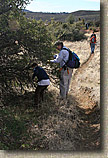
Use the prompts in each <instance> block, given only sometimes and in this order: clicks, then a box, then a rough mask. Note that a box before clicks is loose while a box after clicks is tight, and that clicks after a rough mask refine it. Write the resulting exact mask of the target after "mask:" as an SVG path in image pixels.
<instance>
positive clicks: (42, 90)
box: [40, 86, 48, 101]
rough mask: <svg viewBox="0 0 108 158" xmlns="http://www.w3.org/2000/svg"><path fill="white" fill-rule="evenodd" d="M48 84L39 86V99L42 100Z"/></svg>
mask: <svg viewBox="0 0 108 158" xmlns="http://www.w3.org/2000/svg"><path fill="white" fill-rule="evenodd" d="M47 87H48V86H41V92H40V97H41V100H42V101H43V99H44V98H43V97H44V91H45V90H46V89H47Z"/></svg>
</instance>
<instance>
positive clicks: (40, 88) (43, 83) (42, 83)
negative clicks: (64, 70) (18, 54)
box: [31, 63, 50, 106]
mask: <svg viewBox="0 0 108 158" xmlns="http://www.w3.org/2000/svg"><path fill="white" fill-rule="evenodd" d="M31 67H32V68H33V69H34V73H33V76H32V79H33V80H34V78H35V76H37V78H38V81H37V83H38V84H37V87H36V90H35V98H34V101H35V106H38V104H39V103H40V102H41V101H43V94H44V91H45V90H46V88H47V87H48V86H49V85H50V79H49V76H48V75H47V73H46V72H45V70H44V69H43V68H41V67H39V66H38V64H37V63H33V64H32V65H31Z"/></svg>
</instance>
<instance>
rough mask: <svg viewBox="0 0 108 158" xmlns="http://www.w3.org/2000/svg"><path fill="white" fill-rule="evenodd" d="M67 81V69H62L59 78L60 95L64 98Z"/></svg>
mask: <svg viewBox="0 0 108 158" xmlns="http://www.w3.org/2000/svg"><path fill="white" fill-rule="evenodd" d="M68 82H69V74H68V73H67V70H62V71H61V79H60V96H61V97H62V98H64V99H65V98H66V93H67V87H68Z"/></svg>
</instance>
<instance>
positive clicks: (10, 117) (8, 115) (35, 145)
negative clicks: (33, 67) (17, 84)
mask: <svg viewBox="0 0 108 158" xmlns="http://www.w3.org/2000/svg"><path fill="white" fill-rule="evenodd" d="M97 36H98V37H97V48H96V51H95V54H94V56H93V57H92V59H91V60H89V62H87V63H86V67H82V68H81V69H80V70H79V71H77V73H76V72H74V74H76V75H75V76H73V78H72V82H71V86H70V92H69V96H68V99H67V100H66V101H62V100H60V98H59V89H58V88H56V87H54V86H53V84H51V85H50V86H49V87H48V91H47V93H46V94H45V98H44V99H45V100H44V102H43V103H41V104H40V107H39V109H36V108H34V107H33V106H32V105H33V95H34V92H33V91H31V92H30V91H28V92H27V93H26V94H25V95H23V96H19V97H18V98H15V100H14V106H13V105H12V103H11V106H7V107H6V108H7V109H2V112H1V114H2V116H5V118H2V120H1V123H0V125H1V127H3V126H4V128H3V130H2V141H1V149H12V150H14V149H26V150H56V151H59V150H62V151H63V150H67V151H69V150H70V151H80V150H81V151H85V150H86V151H87V150H88V151H92V150H96V149H100V111H99V109H96V110H95V108H94V107H95V106H96V105H99V97H100V93H99V90H100V73H99V72H100V71H99V70H100V50H99V49H100V47H99V46H100V43H99V39H100V38H99V33H97ZM65 45H66V46H68V47H69V48H71V50H73V51H75V52H76V53H77V54H78V56H79V57H80V59H81V63H84V62H85V61H86V60H87V59H88V57H89V56H90V47H89V43H88V42H87V41H86V40H84V41H80V42H73V43H71V42H68V43H67V42H65ZM6 110H7V111H8V112H6ZM12 121H13V122H14V124H15V126H14V127H13V126H12V128H10V127H9V126H10V125H11V122H12ZM9 122H10V123H9ZM3 123H5V125H3ZM9 124H10V125H9Z"/></svg>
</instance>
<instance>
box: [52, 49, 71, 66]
mask: <svg viewBox="0 0 108 158" xmlns="http://www.w3.org/2000/svg"><path fill="white" fill-rule="evenodd" d="M63 48H66V47H65V46H64V47H63ZM68 58H69V52H68V51H67V50H63V49H62V50H61V51H60V53H59V54H58V56H57V57H56V59H54V60H50V62H52V63H60V67H62V66H63V65H64V64H65V62H66V61H68Z"/></svg>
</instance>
